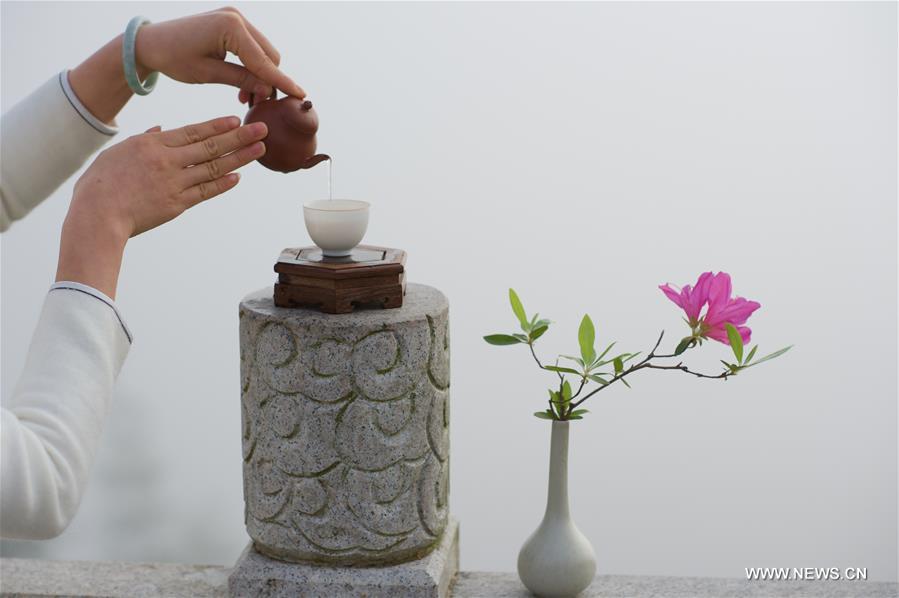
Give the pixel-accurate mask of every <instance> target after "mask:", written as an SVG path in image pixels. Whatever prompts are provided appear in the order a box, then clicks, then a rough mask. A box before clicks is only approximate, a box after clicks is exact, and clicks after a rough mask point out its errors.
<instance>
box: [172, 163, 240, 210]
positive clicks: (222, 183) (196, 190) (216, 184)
mask: <svg viewBox="0 0 899 598" xmlns="http://www.w3.org/2000/svg"><path fill="white" fill-rule="evenodd" d="M238 181H240V173H239V172H232V173H229V174H226V175H225V176H223V177H221V178H218V179H215V180H214V181H209V182H204V183H200V184H199V185H194V186H193V187H190V188H189V189H185V190H184V191H182V192H181V201H182V203H183V205H184V209H185V210H186V209H188V208H192V207H194V206H195V205H197V204H198V203H200V202H201V201H206V200H207V199H211V198H213V197H215V196H216V195H221V194H222V193H224V192H225V191H228V190H230V189H233V188H234V186H235V185H237V182H238Z"/></svg>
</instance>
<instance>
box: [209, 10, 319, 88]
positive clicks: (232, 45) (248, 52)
mask: <svg viewBox="0 0 899 598" xmlns="http://www.w3.org/2000/svg"><path fill="white" fill-rule="evenodd" d="M235 29H236V30H235V31H234V35H230V36H228V37H227V42H226V47H225V49H226V50H228V51H229V52H231V53H232V54H236V55H237V57H238V58H240V61H241V62H242V63H243V64H244V66H246V67H247V70H249V71H250V72H251V73H253V74H254V75H255V76H256V77H257V78H258V79H261V80H262V81H264V82H266V83H269V84H271V85H274V86H275V87H277V88H278V89H280V90H281V91H283V92H284V93H286V94H287V95H291V96H296V97H298V98H300V99H303V98H305V97H306V92H305V91H303V88H302V87H300V86H299V85H297V84H296V83H294V81H293V79H291V78H290V77H288V76H287V75H285V74H284V73H283V72H281V70H280V69H279V68H278V67H277V66H275V63H274V62H273V61H272V59H271V58H270V57H269V56H267V55H266V53H265V52H263V51H262V47H260V45H259V44H258V43H257V42H256V40H255V39H253V36H252V35H250V34H249V32H248V31H247V29H246V28H245V27H244V26H243V25H240V24H238V25H236V26H235Z"/></svg>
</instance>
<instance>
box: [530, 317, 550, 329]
mask: <svg viewBox="0 0 899 598" xmlns="http://www.w3.org/2000/svg"><path fill="white" fill-rule="evenodd" d="M550 324H552V322H550V321H549V320H547V319H546V318H542V319H540V320H537V321H536V322H534V325H533V326H532V327H531V328H532V329H533V328H540V327H541V326H549V325H550Z"/></svg>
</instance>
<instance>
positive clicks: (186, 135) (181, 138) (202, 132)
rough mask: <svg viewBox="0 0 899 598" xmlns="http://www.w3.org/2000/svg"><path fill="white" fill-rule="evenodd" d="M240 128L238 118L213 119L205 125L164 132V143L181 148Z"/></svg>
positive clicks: (162, 136)
mask: <svg viewBox="0 0 899 598" xmlns="http://www.w3.org/2000/svg"><path fill="white" fill-rule="evenodd" d="M239 126H240V119H239V118H237V117H236V116H222V117H220V118H213V119H212V120H207V121H206V122H203V123H196V124H193V125H187V126H184V127H181V128H178V129H172V130H170V131H163V132H162V133H161V134H160V135H161V139H162V142H163V143H164V144H165V145H167V146H169V147H180V146H182V145H189V144H191V143H197V142H198V141H203V140H204V139H206V138H207V137H212V136H213V135H219V134H221V133H226V132H228V131H230V130H231V129H236V128H237V127H239Z"/></svg>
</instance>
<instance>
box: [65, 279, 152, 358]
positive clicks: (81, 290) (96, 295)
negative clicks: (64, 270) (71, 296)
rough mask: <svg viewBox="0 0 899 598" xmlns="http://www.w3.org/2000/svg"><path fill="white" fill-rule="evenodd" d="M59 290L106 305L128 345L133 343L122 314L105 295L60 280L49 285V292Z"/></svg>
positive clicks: (90, 288) (90, 287)
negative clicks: (126, 338) (119, 325)
mask: <svg viewBox="0 0 899 598" xmlns="http://www.w3.org/2000/svg"><path fill="white" fill-rule="evenodd" d="M60 289H64V290H69V291H77V292H79V293H85V294H86V295H90V296H91V297H94V298H95V299H98V300H100V301H102V302H103V303H105V304H106V305H108V306H109V307H110V309H112V311H113V312H114V313H115V316H116V318H118V320H119V324H121V325H122V330H123V331H124V332H125V336H126V337H128V343H129V344H130V343H132V342H133V340H134V337H132V336H131V330H130V329H129V328H128V325H127V324H126V323H125V319H124V318H123V317H122V314H121V313H119V308H117V307H116V304H115V301H113V300H112V299H111V298H110V297H109V296H108V295H107V294H106V293H103V292H102V291H98V290H97V289H95V288H94V287H92V286H88V285H86V284H81V283H80V282H72V281H68V280H61V281H59V282H55V283H53V284H52V285H50V291H57V290H60Z"/></svg>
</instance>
